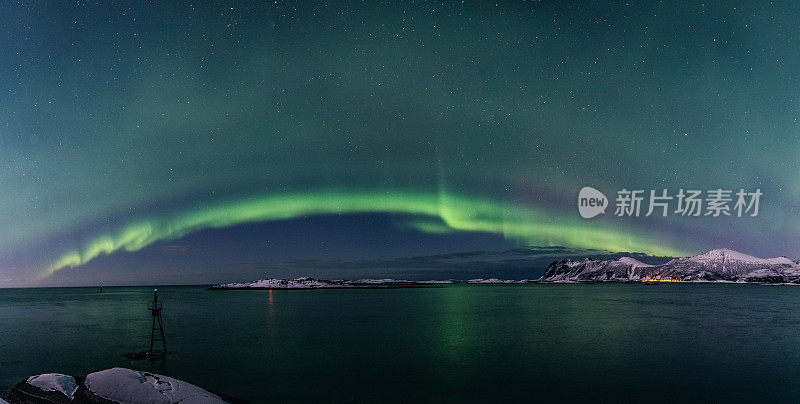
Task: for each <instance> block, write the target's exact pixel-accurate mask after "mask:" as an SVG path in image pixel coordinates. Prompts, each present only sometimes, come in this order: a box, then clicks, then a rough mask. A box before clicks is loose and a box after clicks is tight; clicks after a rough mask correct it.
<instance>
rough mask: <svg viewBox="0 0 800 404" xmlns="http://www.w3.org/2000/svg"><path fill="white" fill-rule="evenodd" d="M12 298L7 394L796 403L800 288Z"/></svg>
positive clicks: (8, 301) (75, 293)
mask: <svg viewBox="0 0 800 404" xmlns="http://www.w3.org/2000/svg"><path fill="white" fill-rule="evenodd" d="M151 294H152V288H147V287H135V288H124V287H119V288H110V287H107V288H105V290H104V293H102V294H100V293H98V290H97V289H96V288H63V289H0V322H2V328H0V387H2V389H3V390H2V391H3V395H4V394H5V392H7V391H8V388H9V387H10V386H11V385H13V384H14V383H16V382H18V381H19V380H21V379H23V378H24V377H25V376H28V375H31V374H37V373H43V372H61V373H67V374H86V373H90V372H92V371H96V370H100V369H104V368H109V367H113V366H124V367H130V368H136V369H142V370H150V371H154V372H157V373H161V374H165V375H169V376H173V377H176V378H179V379H183V380H186V381H188V382H191V383H194V384H197V385H199V386H201V387H204V388H208V389H212V390H217V391H221V392H224V393H227V394H230V395H234V396H239V397H242V398H246V399H250V400H253V401H255V402H261V401H273V402H275V401H277V402H286V401H289V402H292V401H301V402H420V401H421V402H484V401H530V400H533V399H538V398H544V399H573V400H575V399H594V400H615V401H636V400H641V399H644V400H648V401H675V400H682V401H704V400H708V399H712V398H713V399H716V400H717V401H720V400H736V401H752V400H757V401H765V400H769V401H776V400H778V401H796V400H797V399H798V397H800V309H799V308H798V307H799V306H798V304H800V288H798V287H787V286H754V285H684V284H678V285H658V286H649V285H635V284H607V285H495V286H487V285H475V286H466V285H453V286H446V287H438V288H425V289H387V290H375V289H370V290H311V291H281V290H275V291H272V292H269V291H207V290H204V288H203V287H159V294H160V295H161V297H162V298H163V299H164V302H165V303H164V318H165V329H166V333H167V342H168V349H169V355H168V356H167V357H166V358H165V359H163V360H160V361H154V362H150V361H147V360H142V361H131V360H128V359H126V358H124V357H123V356H122V355H123V354H125V353H127V352H135V351H142V350H145V349H146V348H147V345H148V343H149V333H150V320H151V318H150V317H149V312H148V311H147V310H146V307H147V303H148V301H149V300H150V298H151Z"/></svg>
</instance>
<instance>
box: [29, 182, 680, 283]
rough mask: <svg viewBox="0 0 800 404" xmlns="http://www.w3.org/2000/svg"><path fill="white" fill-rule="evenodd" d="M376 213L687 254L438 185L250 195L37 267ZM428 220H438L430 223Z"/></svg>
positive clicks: (563, 241)
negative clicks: (217, 234) (187, 238)
mask: <svg viewBox="0 0 800 404" xmlns="http://www.w3.org/2000/svg"><path fill="white" fill-rule="evenodd" d="M377 212H382V213H402V214H411V215H420V216H421V217H422V218H423V219H427V220H420V221H417V222H416V223H412V225H413V226H414V227H415V228H416V229H418V230H420V231H423V232H437V233H440V232H447V231H470V232H488V233H497V234H502V235H504V236H505V237H507V238H510V239H516V240H520V241H522V242H527V243H531V244H535V243H539V244H547V245H563V246H567V247H576V248H593V249H603V250H610V251H636V252H643V253H648V254H654V255H664V256H682V255H687V254H685V252H684V251H681V250H679V249H676V248H673V247H670V246H668V245H665V244H664V243H663V241H655V240H652V239H650V238H647V237H642V236H641V235H635V234H633V233H632V232H622V231H619V230H613V229H606V228H598V226H596V225H594V226H593V225H591V223H588V222H580V221H576V220H574V219H570V218H564V217H563V216H558V215H554V214H552V213H545V212H543V211H537V210H534V209H532V208H528V207H520V206H516V205H511V204H507V203H501V202H497V201H493V200H489V199H480V198H469V197H464V196H459V195H454V194H448V193H444V192H438V193H413V192H397V191H389V192H314V193H300V194H283V195H268V196H262V197H258V198H248V199H243V200H238V201H231V202H227V203H220V204H218V205H214V206H210V207H198V208H195V209H193V210H190V211H187V212H184V213H180V214H176V215H172V216H167V217H161V218H154V219H146V220H141V221H138V222H134V223H132V224H129V225H126V226H123V227H122V228H121V229H120V230H119V231H117V232H116V233H113V234H102V235H99V236H96V237H94V238H92V239H90V240H89V241H88V242H87V243H85V245H84V246H83V248H80V249H75V250H70V251H66V252H64V253H63V254H61V256H59V257H58V258H57V259H56V260H55V261H54V262H53V263H52V264H51V265H49V266H48V267H47V268H45V269H44V270H43V271H42V273H43V275H44V276H48V275H51V274H52V273H53V272H55V271H57V270H59V269H62V268H68V267H77V266H80V265H83V264H86V263H87V262H89V261H91V260H93V259H95V258H97V257H98V256H100V255H104V254H111V253H114V252H117V251H138V250H140V249H142V248H144V247H147V246H148V245H150V244H153V243H155V242H157V241H161V240H170V239H177V238H180V237H182V236H184V235H186V234H189V233H192V232H195V231H199V230H202V229H208V228H222V227H229V226H234V225H237V224H243V223H254V222H265V221H272V220H282V219H291V218H296V217H300V216H309V215H322V214H336V213H377ZM430 219H438V220H440V221H441V223H436V224H432V222H431V220H430Z"/></svg>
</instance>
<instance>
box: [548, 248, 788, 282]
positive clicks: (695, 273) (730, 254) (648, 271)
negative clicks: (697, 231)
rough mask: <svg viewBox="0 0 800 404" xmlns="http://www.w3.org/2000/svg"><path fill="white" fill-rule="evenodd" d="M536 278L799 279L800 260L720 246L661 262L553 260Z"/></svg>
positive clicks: (688, 280)
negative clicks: (664, 262)
mask: <svg viewBox="0 0 800 404" xmlns="http://www.w3.org/2000/svg"><path fill="white" fill-rule="evenodd" d="M540 280H541V281H544V282H607V281H618V282H631V281H685V282H714V281H716V282H763V283H800V264H798V263H797V262H794V261H792V260H790V259H788V258H786V257H778V258H767V259H764V258H758V257H754V256H752V255H747V254H743V253H740V252H736V251H733V250H729V249H727V248H721V249H718V250H711V251H709V252H707V253H703V254H699V255H695V256H692V257H684V258H676V259H673V260H671V261H669V262H667V263H666V264H663V265H648V264H644V263H642V262H640V261H638V260H636V259H634V258H630V257H623V258H620V259H618V260H609V261H595V260H591V259H585V260H583V261H572V260H561V261H554V262H553V263H551V264H550V265H549V266H548V267H547V269H546V270H545V272H544V275H542V278H541V279H540Z"/></svg>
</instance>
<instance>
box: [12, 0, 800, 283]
mask: <svg viewBox="0 0 800 404" xmlns="http://www.w3.org/2000/svg"><path fill="white" fill-rule="evenodd" d="M211 3H212V2H197V3H193V2H177V1H176V2H149V1H141V2H84V1H78V2H75V1H69V2H3V3H2V4H1V5H0V55H2V57H1V58H0V286H19V285H22V286H26V285H76V284H96V283H98V282H106V283H107V284H117V283H119V284H122V283H125V284H137V283H142V284H149V283H203V282H216V281H227V280H247V279H251V278H258V277H263V276H273V275H274V276H299V275H304V274H306V273H308V274H313V275H315V276H322V277H328V278H335V277H347V276H362V275H371V276H382V275H385V274H393V275H396V274H399V275H400V276H403V275H407V276H409V277H413V276H417V277H420V278H437V277H441V276H444V275H446V276H447V277H456V278H458V277H460V276H459V274H462V275H464V276H467V275H474V274H481V273H484V274H485V273H486V271H489V269H491V271H492V272H491V273H492V274H499V275H500V276H502V275H506V276H507V277H509V278H524V277H536V276H538V275H539V274H540V273H541V271H542V270H543V268H544V267H543V266H542V265H540V264H539V263H540V261H541V262H544V261H546V260H544V258H548V257H552V256H553V254H556V255H569V254H570V253H574V254H581V255H591V254H594V255H603V254H612V255H613V254H615V253H618V252H635V253H641V254H644V256H658V257H666V256H682V255H690V254H695V253H699V252H703V251H705V250H708V249H712V248H721V247H726V248H732V249H735V250H738V251H742V252H746V253H750V254H754V255H759V256H780V255H786V256H789V257H791V258H798V257H800V244H798V242H797V241H798V236H800V219H798V213H800V203H798V201H799V200H800V181H798V175H800V166H799V165H798V153H799V152H800V126H798V114H800V94H798V93H799V92H800V73H798V72H800V69H798V62H800V48H798V45H797V44H798V40H800V24H799V23H798V20H797V18H796V16H797V15H800V5H799V4H796V3H792V2H740V1H720V2H714V1H704V2H680V4H676V3H674V2H650V1H647V2H627V3H626V2H586V1H575V2H571V1H558V2H549V1H541V2H508V3H503V4H500V3H498V4H493V3H487V2H408V1H401V2H360V3H356V2H352V3H351V2H282V1H275V2H213V3H214V4H211ZM584 186H592V187H594V188H597V189H598V190H601V191H602V192H604V193H605V194H606V195H607V196H608V197H609V199H610V202H611V203H612V204H613V203H614V198H615V196H616V193H617V191H618V190H620V189H642V190H647V191H646V192H649V190H651V189H654V190H661V189H668V190H669V191H670V193H673V194H674V193H675V192H677V190H678V189H681V188H686V189H700V190H708V189H716V188H724V189H732V190H734V191H735V190H738V189H740V188H741V189H746V190H750V191H754V190H755V189H760V190H761V192H763V196H762V197H761V201H760V210H759V214H758V216H756V217H749V216H746V217H725V216H723V217H706V216H703V217H682V216H680V215H669V216H668V217H661V216H658V217H656V216H652V217H618V216H615V215H613V214H612V213H613V207H612V209H609V210H608V211H607V214H605V215H601V216H598V217H596V218H592V219H583V218H581V217H580V216H579V215H578V212H577V195H578V191H579V190H580V189H581V188H582V187H584ZM645 210H646V206H645ZM554 248H555V250H554ZM520 251H522V253H520ZM554 251H555V252H554ZM465 252H479V253H475V254H473V255H468V256H469V257H473V258H474V257H480V258H479V259H475V260H472V261H470V262H471V264H470V263H466V262H465V261H458V260H457V261H453V260H449V261H447V262H448V263H449V264H447V265H440V264H441V260H440V259H439V258H432V257H442V256H445V255H446V254H456V253H459V254H461V253H465ZM498 252H504V253H502V254H501V255H503V254H505V255H503V256H504V257H505V258H503V260H505V259H506V258H508V256H510V257H512V258H509V259H510V260H512V261H514V262H517V263H519V262H520V259H521V258H520V257H521V256H529V258H530V260H529V263H528V264H524V265H521V264H520V265H518V264H510V263H509V265H508V267H507V268H508V270H507V271H506V272H505V273H504V272H503V268H504V266H503V265H497V262H498V259H497V254H499V253H498ZM543 257H544V258H543ZM503 260H500V261H501V262H503ZM542 260H544V261H542ZM432 261H436V262H437V264H430V263H431V262H432ZM523 261H524V260H523ZM453 262H456V264H453ZM476 263H478V264H476ZM481 263H482V264H481ZM534 263H536V264H535V265H534ZM545 265H546V264H545ZM445 267H446V270H443V269H442V268H445ZM467 268H468V269H467ZM481 268H484V269H486V271H484V272H481ZM459 269H463V271H466V272H469V273H468V274H467V273H466V272H463V273H462V272H459Z"/></svg>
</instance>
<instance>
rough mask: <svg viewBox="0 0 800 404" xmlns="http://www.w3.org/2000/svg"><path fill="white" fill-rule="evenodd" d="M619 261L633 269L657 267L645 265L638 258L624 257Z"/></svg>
mask: <svg viewBox="0 0 800 404" xmlns="http://www.w3.org/2000/svg"><path fill="white" fill-rule="evenodd" d="M617 261H619V262H622V263H624V264H629V265H630V266H631V267H633V268H643V267H654V266H655V265H650V264H645V263H644V262H642V261H639V260H637V259H636V258H631V257H622V258H620V259H618V260H617Z"/></svg>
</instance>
